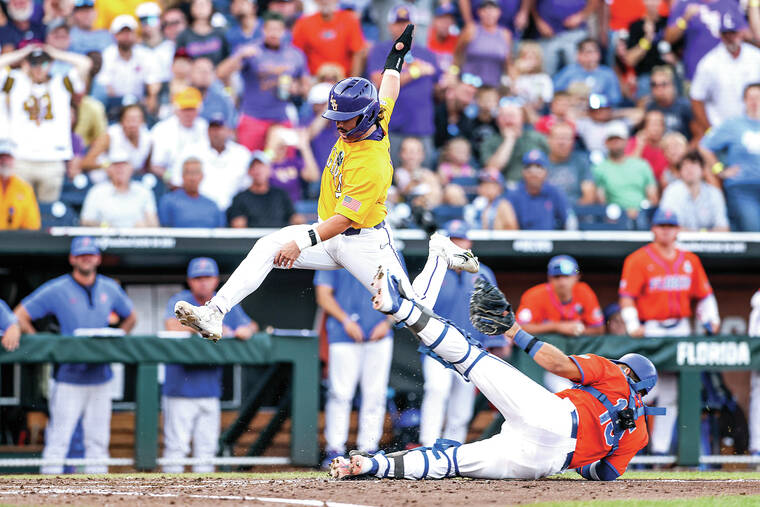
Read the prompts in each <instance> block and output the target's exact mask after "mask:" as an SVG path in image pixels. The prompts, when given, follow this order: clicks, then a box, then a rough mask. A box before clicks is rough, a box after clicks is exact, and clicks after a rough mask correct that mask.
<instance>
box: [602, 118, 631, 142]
mask: <svg viewBox="0 0 760 507" xmlns="http://www.w3.org/2000/svg"><path fill="white" fill-rule="evenodd" d="M612 137H619V138H621V139H628V129H627V128H626V127H625V125H623V124H622V123H619V122H614V123H612V124H610V125H608V126H607V130H606V131H605V133H604V140H605V141H606V140H607V139H610V138H612Z"/></svg>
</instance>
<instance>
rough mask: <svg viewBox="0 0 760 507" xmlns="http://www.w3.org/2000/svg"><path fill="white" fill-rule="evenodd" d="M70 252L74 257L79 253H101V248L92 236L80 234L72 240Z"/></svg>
mask: <svg viewBox="0 0 760 507" xmlns="http://www.w3.org/2000/svg"><path fill="white" fill-rule="evenodd" d="M69 253H70V254H71V255H73V256H74V257H77V256H79V255H100V248H98V245H96V244H95V239H93V238H92V237H91V236H79V237H77V238H74V239H72V240H71V250H69Z"/></svg>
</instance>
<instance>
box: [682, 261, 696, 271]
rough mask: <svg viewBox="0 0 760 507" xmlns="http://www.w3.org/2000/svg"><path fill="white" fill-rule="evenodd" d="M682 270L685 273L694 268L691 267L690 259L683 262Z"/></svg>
mask: <svg viewBox="0 0 760 507" xmlns="http://www.w3.org/2000/svg"><path fill="white" fill-rule="evenodd" d="M683 270H684V271H685V272H686V273H691V272H692V271H694V268H692V267H691V262H690V261H686V262H684V263H683Z"/></svg>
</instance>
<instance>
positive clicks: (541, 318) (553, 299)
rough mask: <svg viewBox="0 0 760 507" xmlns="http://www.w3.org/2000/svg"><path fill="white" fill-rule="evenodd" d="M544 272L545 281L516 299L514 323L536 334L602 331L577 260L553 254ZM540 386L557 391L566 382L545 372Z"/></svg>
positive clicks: (601, 319)
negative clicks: (518, 304) (515, 319)
mask: <svg viewBox="0 0 760 507" xmlns="http://www.w3.org/2000/svg"><path fill="white" fill-rule="evenodd" d="M546 274H547V277H548V281H547V282H546V283H542V284H539V285H536V286H535V287H531V288H530V289H528V290H527V291H525V293H524V294H523V295H522V298H521V299H520V307H519V308H518V309H517V322H519V324H520V326H522V328H523V329H525V332H527V333H530V334H532V335H536V336H538V335H542V334H551V333H557V334H561V335H565V336H580V335H582V334H586V335H598V334H602V333H603V332H604V315H603V314H602V309H601V308H600V307H599V300H598V299H597V297H596V294H595V293H594V291H593V290H592V289H591V287H589V285H588V284H587V283H585V282H581V281H580V270H579V269H578V262H577V261H576V260H575V259H574V258H572V257H570V256H569V255H557V256H554V257H552V258H551V259H550V260H549V265H548V266H547V270H546ZM544 385H545V386H546V388H547V389H549V390H550V391H552V392H558V391H561V390H563V389H567V388H568V387H569V386H570V383H569V381H568V380H567V379H562V378H561V377H557V376H556V375H553V374H551V373H548V372H547V373H546V374H545V375H544Z"/></svg>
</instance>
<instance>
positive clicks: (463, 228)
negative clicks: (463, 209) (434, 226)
mask: <svg viewBox="0 0 760 507" xmlns="http://www.w3.org/2000/svg"><path fill="white" fill-rule="evenodd" d="M443 228H444V230H445V231H446V233H447V234H448V236H449V237H450V238H462V239H467V233H469V232H470V226H468V225H467V223H466V222H464V221H463V220H450V221H448V222H446V224H445V225H444V226H443Z"/></svg>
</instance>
